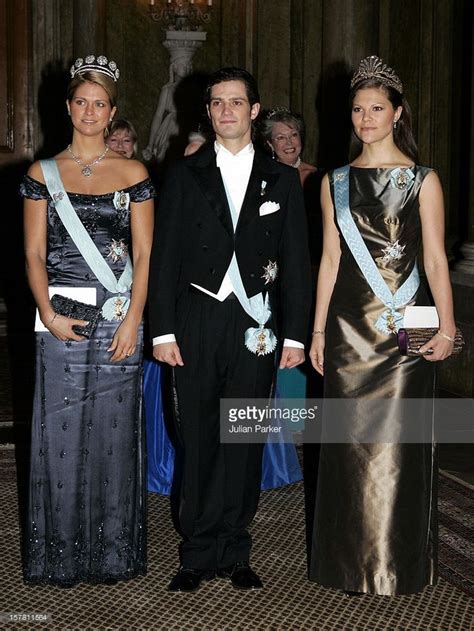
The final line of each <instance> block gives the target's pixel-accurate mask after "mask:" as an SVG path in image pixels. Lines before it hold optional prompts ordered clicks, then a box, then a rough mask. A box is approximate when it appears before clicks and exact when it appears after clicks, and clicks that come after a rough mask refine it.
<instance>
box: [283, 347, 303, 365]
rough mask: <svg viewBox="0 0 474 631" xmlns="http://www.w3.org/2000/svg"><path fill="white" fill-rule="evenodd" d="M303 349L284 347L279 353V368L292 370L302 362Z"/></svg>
mask: <svg viewBox="0 0 474 631" xmlns="http://www.w3.org/2000/svg"><path fill="white" fill-rule="evenodd" d="M304 359H305V358H304V349H303V348H294V347H293V346H284V347H283V350H282V353H281V360H280V368H294V367H295V366H298V365H299V364H302V363H303V362H304Z"/></svg>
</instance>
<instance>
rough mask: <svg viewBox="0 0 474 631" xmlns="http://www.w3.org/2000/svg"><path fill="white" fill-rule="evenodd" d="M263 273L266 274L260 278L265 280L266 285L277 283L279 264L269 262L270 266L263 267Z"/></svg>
mask: <svg viewBox="0 0 474 631" xmlns="http://www.w3.org/2000/svg"><path fill="white" fill-rule="evenodd" d="M263 272H264V273H263V274H262V276H260V278H264V279H265V285H268V284H269V283H273V282H275V279H276V277H277V276H278V265H277V262H276V261H275V262H272V261H268V265H264V266H263Z"/></svg>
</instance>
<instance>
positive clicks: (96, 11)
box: [73, 0, 107, 57]
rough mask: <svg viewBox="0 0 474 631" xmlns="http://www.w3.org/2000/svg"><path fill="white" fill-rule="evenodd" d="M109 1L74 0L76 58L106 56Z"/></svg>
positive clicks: (74, 50)
mask: <svg viewBox="0 0 474 631" xmlns="http://www.w3.org/2000/svg"><path fill="white" fill-rule="evenodd" d="M106 5H107V0H74V5H73V6H74V33H73V52H74V57H83V56H84V55H96V56H97V55H104V54H106V53H105V45H106V41H105V39H106V37H105V36H106V25H105V18H106V9H107V6H106Z"/></svg>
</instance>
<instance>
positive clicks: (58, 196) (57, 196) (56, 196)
mask: <svg viewBox="0 0 474 631" xmlns="http://www.w3.org/2000/svg"><path fill="white" fill-rule="evenodd" d="M63 197H64V193H63V192H62V191H59V193H53V200H54V202H55V203H56V202H57V201H58V200H59V201H61V200H62V199H63Z"/></svg>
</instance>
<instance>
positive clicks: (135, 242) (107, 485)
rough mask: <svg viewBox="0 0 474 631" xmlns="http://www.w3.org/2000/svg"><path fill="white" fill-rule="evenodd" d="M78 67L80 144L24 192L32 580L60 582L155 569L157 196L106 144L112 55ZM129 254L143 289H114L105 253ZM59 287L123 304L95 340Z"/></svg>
mask: <svg viewBox="0 0 474 631" xmlns="http://www.w3.org/2000/svg"><path fill="white" fill-rule="evenodd" d="M71 74H72V76H73V79H72V81H71V83H70V85H69V90H68V100H67V106H68V110H69V114H70V116H71V122H72V126H73V137H72V142H71V144H70V145H69V146H68V148H67V149H65V150H64V151H62V152H61V153H60V154H58V155H57V156H55V158H54V160H48V161H44V162H43V163H41V164H40V163H38V162H36V163H35V164H33V165H32V167H31V168H30V170H29V172H28V176H26V177H25V180H24V182H23V185H22V189H21V192H22V195H23V196H24V197H25V204H24V207H25V249H26V260H27V271H28V280H29V283H30V287H31V290H32V293H33V296H34V298H35V301H36V304H37V306H38V311H39V318H40V320H41V322H42V323H43V325H44V326H43V328H42V330H41V331H39V330H38V332H37V333H36V384H35V398H34V410H33V421H32V442H31V469H30V477H29V489H28V512H27V519H26V527H25V537H24V541H25V548H24V579H25V581H26V582H27V583H40V584H55V585H59V586H62V587H71V586H73V585H75V584H77V583H79V582H88V583H107V584H111V583H114V582H116V581H117V580H119V579H129V578H133V577H135V576H139V575H142V574H144V573H145V571H146V502H145V497H146V487H145V461H146V458H145V441H144V438H145V436H144V427H143V418H142V324H141V318H142V311H143V307H144V303H145V299H146V288H147V277H148V265H149V252H150V245H151V235H152V231H153V201H152V199H151V198H152V197H153V195H154V192H153V187H152V185H151V183H150V180H149V179H148V178H147V173H146V171H145V169H144V167H143V166H142V165H141V164H140V163H138V162H135V161H130V160H127V159H125V158H123V157H122V156H120V155H119V154H116V153H114V152H112V151H110V152H108V150H107V148H106V147H105V145H104V130H105V129H106V128H107V126H108V124H109V122H110V120H111V119H112V117H113V115H114V113H115V109H116V108H115V100H116V88H115V81H116V79H117V78H118V70H117V67H116V65H115V64H114V62H109V61H108V60H107V59H106V58H105V57H103V56H101V57H98V58H97V59H95V58H94V57H93V56H89V57H86V58H85V59H84V60H83V59H78V60H77V61H76V63H75V65H74V66H73V68H72V69H71ZM50 172H51V173H56V174H58V179H57V180H56V181H55V183H56V185H57V188H56V189H55V188H52V178H51V175H49V176H46V175H45V174H47V173H50ZM46 185H47V186H46ZM61 188H63V189H64V191H62V190H61ZM54 190H56V191H57V192H53V193H51V191H54ZM58 191H59V192H58ZM66 191H67V192H66ZM68 202H70V210H69V212H70V215H71V216H72V217H75V219H76V221H77V218H79V220H80V224H81V226H82V234H83V241H82V244H83V243H84V242H87V243H88V244H89V245H88V247H89V251H93V252H94V253H95V254H96V255H97V256H98V260H99V259H100V261H101V263H100V264H99V265H97V264H96V265H95V266H94V265H93V264H91V263H89V264H88V263H86V260H85V259H84V257H83V252H84V250H83V249H81V239H80V238H77V235H75V238H73V237H72V236H71V234H73V232H72V231H70V229H68V228H67V227H66V224H67V221H66V223H63V217H64V216H63V214H62V209H63V208H64V204H65V205H66V206H67V204H68ZM60 211H61V212H60ZM60 215H61V218H60ZM84 229H85V230H84ZM132 252H133V255H132ZM129 253H130V259H131V261H133V276H132V278H133V291H132V292H130V290H128V291H125V290H123V291H121V292H120V293H118V291H115V290H112V289H110V287H109V288H106V286H105V285H104V284H103V281H102V280H99V277H101V274H100V272H99V271H98V269H99V268H100V266H101V265H102V266H103V263H104V261H105V263H106V265H107V266H108V271H109V273H110V270H111V271H112V278H113V279H115V281H118V280H119V278H122V274H123V272H124V270H125V268H126V266H127V260H128V258H129ZM102 269H103V267H102ZM116 284H117V287H118V283H116ZM61 288H68V290H69V291H70V292H72V293H73V294H74V293H76V295H77V294H78V293H79V292H80V290H84V289H87V290H88V291H89V292H91V291H92V293H95V295H96V303H95V304H96V305H97V306H99V307H102V306H103V305H104V304H105V303H108V304H109V305H113V313H112V312H108V313H107V309H104V316H105V317H107V318H109V319H104V320H102V321H101V322H100V323H99V325H98V327H97V329H96V330H95V331H94V332H93V334H92V335H91V337H90V339H88V338H86V337H83V336H82V335H79V334H78V332H77V329H76V330H75V327H76V326H78V325H84V324H85V322H84V321H83V320H77V319H72V318H70V317H66V316H65V315H61V314H60V313H58V312H55V311H54V310H53V307H52V305H51V302H50V296H51V295H52V294H55V293H60V292H61V291H63V290H62V289H61ZM128 288H129V289H130V286H129V285H128ZM128 299H130V300H129V301H128ZM127 304H128V305H129V306H128V311H127V310H126V306H127ZM119 305H120V308H119Z"/></svg>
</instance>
